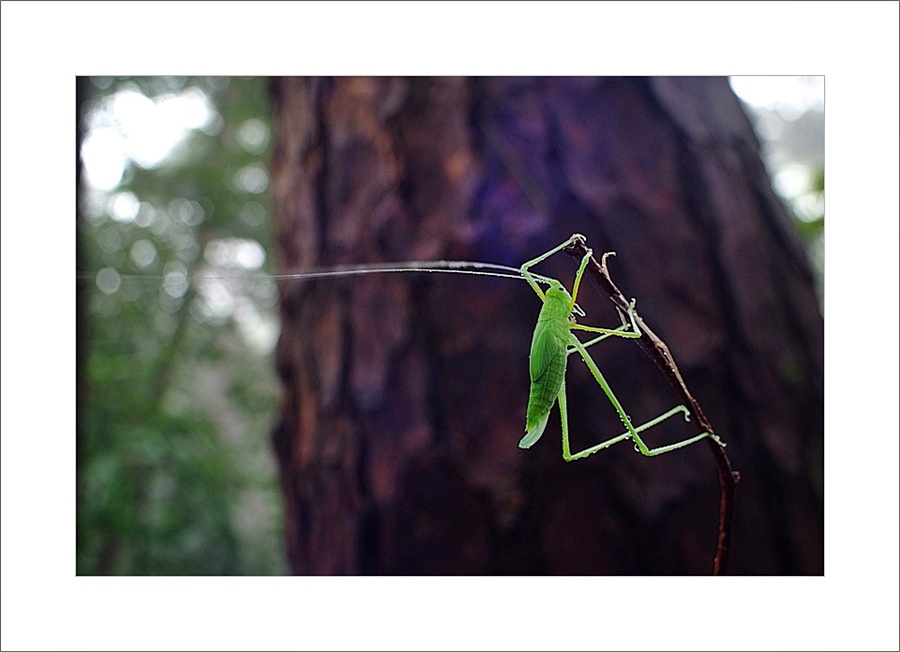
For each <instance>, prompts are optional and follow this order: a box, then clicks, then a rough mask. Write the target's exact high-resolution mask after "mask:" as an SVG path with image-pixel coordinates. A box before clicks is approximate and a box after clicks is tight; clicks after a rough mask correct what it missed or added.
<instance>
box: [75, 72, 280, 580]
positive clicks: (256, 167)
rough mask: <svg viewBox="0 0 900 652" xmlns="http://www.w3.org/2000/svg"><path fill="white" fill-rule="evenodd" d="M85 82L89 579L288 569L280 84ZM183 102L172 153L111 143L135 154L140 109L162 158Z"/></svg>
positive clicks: (81, 531) (85, 547) (84, 526)
mask: <svg viewBox="0 0 900 652" xmlns="http://www.w3.org/2000/svg"><path fill="white" fill-rule="evenodd" d="M89 81H90V84H89V85H88V88H89V90H90V93H89V96H88V99H87V100H86V101H85V102H84V103H83V105H82V106H81V107H80V109H81V112H80V116H79V119H80V120H81V121H82V122H81V126H82V129H83V133H84V140H83V142H82V149H81V157H82V160H83V161H84V162H85V165H84V167H83V170H84V171H83V173H82V175H81V184H80V187H79V193H78V199H79V221H78V246H79V266H80V267H82V269H80V270H79V272H82V275H81V276H80V279H79V283H83V284H85V286H84V287H82V288H80V289H81V290H83V293H81V296H82V297H83V298H82V301H81V305H80V306H79V309H80V310H81V311H83V313H82V315H83V322H82V323H83V324H84V327H83V328H81V329H80V331H79V342H78V347H79V355H80V357H81V360H82V363H81V365H80V368H81V372H80V373H81V378H80V382H81V383H82V384H83V386H84V392H83V394H84V396H85V399H84V401H83V404H82V408H81V410H80V413H79V415H78V419H79V428H78V437H79V441H78V457H77V460H78V462H77V464H78V468H77V544H76V546H77V554H76V567H77V572H78V574H127V575H134V574H150V575H183V574H188V575H206V574H216V575H224V574H254V575H259V574H280V573H283V572H285V568H284V561H283V552H282V545H283V544H282V541H281V539H282V525H281V519H282V517H281V495H280V491H279V488H278V484H277V477H276V469H275V463H274V459H273V456H272V453H271V447H270V440H269V432H270V429H271V425H272V420H273V418H274V412H275V402H276V392H277V383H276V380H275V378H274V374H273V371H272V363H271V352H272V346H273V343H274V336H275V333H276V332H277V321H276V315H275V305H276V291H275V287H274V285H273V283H272V281H271V279H270V278H268V277H267V276H266V268H267V262H268V257H267V256H266V253H265V252H266V251H268V249H269V245H270V241H271V233H270V224H271V221H270V220H269V219H268V218H267V215H268V213H269V210H270V207H269V200H268V195H267V193H266V190H267V185H268V176H267V174H266V172H265V170H266V163H267V157H268V153H269V148H270V143H271V133H272V129H271V118H270V116H269V115H268V113H267V111H268V103H267V97H266V93H267V81H266V80H265V79H253V78H246V79H244V78H172V77H159V78H156V77H138V78H91V79H90V80H89ZM179 102H180V103H181V104H178V103H179ZM178 106H181V110H182V113H185V114H186V115H188V117H190V110H187V111H185V110H184V108H185V107H194V109H193V111H194V113H195V114H196V115H198V116H199V118H197V119H196V120H194V123H191V122H190V121H188V123H187V124H188V127H187V128H185V129H184V130H183V137H181V138H180V139H178V138H175V139H174V140H173V142H175V143H176V144H175V145H174V147H172V148H170V149H169V150H166V151H165V152H164V154H165V155H164V156H159V157H158V159H157V160H154V159H152V157H149V156H148V157H147V158H145V159H142V158H141V156H140V155H139V153H140V151H139V150H138V149H137V148H136V147H134V148H132V149H130V150H126V151H128V155H126V156H119V155H118V154H116V152H117V151H118V150H116V148H115V147H109V146H108V145H109V143H113V144H116V143H119V144H122V143H126V142H128V139H127V137H126V136H128V134H125V136H123V134H124V133H125V132H126V131H127V129H128V126H127V125H123V123H122V118H121V116H122V115H126V114H125V113H123V111H125V109H128V107H134V108H135V110H137V111H139V112H141V111H142V112H143V113H140V115H144V116H145V123H146V124H145V126H146V127H147V128H148V131H147V133H144V134H143V135H142V133H134V129H136V128H135V127H133V126H132V127H131V129H132V133H131V134H130V138H131V139H132V141H135V142H137V141H138V140H139V139H140V138H144V145H143V146H144V149H145V150H146V151H151V153H152V149H153V147H155V146H159V142H158V141H159V140H160V138H161V137H158V136H156V135H154V134H156V133H161V134H163V135H165V133H166V132H165V130H164V129H163V127H164V126H165V125H163V124H162V121H163V120H166V119H170V118H171V115H169V114H173V113H172V111H169V113H166V111H167V110H168V109H167V108H166V107H176V108H177V107H178ZM123 107H124V108H123ZM132 113H134V111H132ZM173 115H174V114H173ZM179 115H180V114H179ZM167 116H168V117H167ZM153 128H156V131H153ZM171 131H172V129H171V128H169V132H171ZM154 139H156V140H154ZM104 147H105V149H104ZM88 150H90V151H88ZM136 152H137V153H136ZM88 153H90V155H91V157H92V158H91V159H90V160H91V161H92V162H93V164H94V168H93V169H94V170H95V171H96V169H98V168H99V167H100V166H101V164H103V163H109V162H110V161H111V162H113V163H115V161H116V160H117V156H119V158H121V161H122V165H121V171H122V174H121V177H120V178H119V180H118V182H116V181H115V178H116V174H117V173H116V170H115V167H114V166H113V168H112V169H113V174H112V177H111V178H112V179H113V181H112V182H111V183H108V184H107V186H106V187H98V186H97V185H96V184H92V183H91V175H90V174H89V173H90V171H91V168H90V166H88V164H87V162H88V156H87V154H88ZM94 176H95V177H96V176H97V174H96V172H95V175H94ZM107 177H109V173H107Z"/></svg>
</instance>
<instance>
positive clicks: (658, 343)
mask: <svg viewBox="0 0 900 652" xmlns="http://www.w3.org/2000/svg"><path fill="white" fill-rule="evenodd" d="M564 251H565V252H566V253H568V254H570V255H572V256H574V257H576V258H578V259H579V260H581V259H582V258H584V256H585V254H587V253H589V252H590V251H591V250H590V249H589V248H588V246H587V243H586V242H585V241H584V240H583V239H575V240H574V241H573V242H572V244H571V245H569V246H568V247H566V249H565V250H564ZM611 254H612V255H614V252H607V253H605V254H603V256H602V257H601V262H600V263H598V262H597V261H596V260H595V259H594V257H593V256H591V258H590V260H589V261H588V266H587V269H588V271H589V272H590V274H591V276H592V277H593V278H594V279H595V280H596V281H597V284H598V285H599V287H600V289H601V290H602V291H603V292H604V293H605V294H606V295H607V296H608V297H609V299H610V301H612V303H613V305H614V306H615V307H616V309H617V310H618V312H619V315H620V316H621V317H622V319H623V323H627V321H626V320H627V314H628V309H629V306H630V303H629V301H628V300H627V299H626V298H625V295H623V294H622V292H621V290H619V288H618V287H616V284H615V283H613V282H612V279H611V278H610V276H609V270H608V269H607V267H606V258H607V256H609V255H611ZM634 320H635V322H636V323H637V325H638V328H640V330H641V336H640V338H637V339H635V340H634V341H635V342H636V343H637V344H638V346H640V347H641V349H643V351H644V353H646V354H647V355H648V356H649V358H650V359H651V360H652V361H653V363H654V364H655V365H656V367H657V368H658V369H659V371H660V373H662V374H663V376H665V377H666V380H668V381H669V385H671V387H672V389H673V390H674V391H675V393H676V394H678V395H679V396H680V397H681V399H682V401H684V403H685V404H686V405H687V407H688V409H689V410H690V412H691V414H693V415H694V416H695V417H696V419H697V423H698V425H699V426H700V427H701V428H703V430H705V431H706V432H709V433H711V434H714V435H715V434H716V431H715V430H714V429H713V427H712V424H711V423H710V422H709V419H708V418H707V417H706V414H705V413H704V412H703V409H702V408H701V407H700V404H699V403H698V402H697V399H695V398H694V396H693V394H691V392H690V390H689V389H688V388H687V384H686V383H685V382H684V378H682V376H681V372H680V371H678V366H677V365H676V364H675V359H674V358H673V357H672V354H671V353H670V352H669V347H668V346H666V343H665V342H663V341H662V340H661V339H660V338H659V336H657V335H656V333H654V332H653V331H652V330H651V329H650V327H649V326H647V324H646V322H644V320H643V319H641V317H640V316H639V315H638V314H637V311H636V310H635V311H634ZM705 441H706V443H707V445H708V446H709V450H710V451H711V452H712V454H713V457H714V458H715V461H716V468H717V469H718V472H719V486H720V488H721V498H720V501H719V537H718V543H717V546H716V557H715V560H714V561H713V575H724V574H725V572H726V569H727V567H728V552H729V548H730V546H731V521H732V514H733V512H734V488H735V485H737V483H738V482H739V481H740V479H741V476H740V473H739V472H737V471H733V470H732V468H731V462H730V460H729V459H728V454H727V453H726V452H725V449H724V448H723V447H722V446H720V445H719V444H718V443H717V442H716V440H715V439H713V438H712V437H707V438H706V439H705Z"/></svg>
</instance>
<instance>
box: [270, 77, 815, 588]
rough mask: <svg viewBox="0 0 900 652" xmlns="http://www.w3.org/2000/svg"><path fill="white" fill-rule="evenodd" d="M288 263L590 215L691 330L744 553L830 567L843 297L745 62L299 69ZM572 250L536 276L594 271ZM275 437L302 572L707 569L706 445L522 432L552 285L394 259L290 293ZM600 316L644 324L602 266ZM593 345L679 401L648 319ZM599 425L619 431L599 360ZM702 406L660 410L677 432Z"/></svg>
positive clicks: (691, 358)
mask: <svg viewBox="0 0 900 652" xmlns="http://www.w3.org/2000/svg"><path fill="white" fill-rule="evenodd" d="M272 94H273V98H274V107H275V119H276V128H277V147H276V153H275V157H274V162H273V186H274V193H275V202H276V211H277V216H276V217H277V222H278V227H277V233H278V245H279V256H280V260H279V264H280V267H281V269H282V271H294V270H297V269H303V268H309V267H313V266H322V265H337V264H355V263H372V262H385V261H404V260H437V259H465V260H479V261H489V262H495V263H502V264H508V265H513V266H518V265H520V264H521V263H522V262H524V261H525V260H528V259H530V258H533V257H534V256H536V255H538V254H540V253H542V252H544V251H546V250H548V249H550V248H551V247H552V246H554V245H556V244H558V243H560V242H562V241H563V240H564V239H566V238H567V237H568V236H569V235H570V234H571V233H573V232H579V233H583V234H585V235H586V236H587V240H588V244H589V245H590V246H592V247H593V248H594V251H595V253H596V255H597V256H599V254H600V253H602V252H603V251H609V250H614V251H616V252H617V256H616V257H615V258H611V259H610V261H609V267H610V273H611V274H612V276H613V278H614V279H615V281H616V283H617V284H618V286H619V287H620V288H621V289H622V290H623V291H624V292H625V293H626V294H627V295H628V297H635V298H636V299H637V306H638V309H639V311H640V313H641V315H642V316H643V318H644V319H645V320H646V322H647V323H648V324H649V325H650V326H651V327H652V328H653V329H654V330H655V331H656V333H657V334H658V335H659V336H660V337H662V338H663V339H664V340H665V341H666V343H667V344H668V345H669V347H670V349H671V351H672V354H673V355H674V357H675V359H676V361H677V363H678V365H679V367H680V369H681V372H682V374H683V375H684V377H685V380H686V381H687V384H688V386H689V387H690V389H691V391H692V392H693V394H694V396H695V397H696V398H697V399H698V400H699V402H700V404H701V405H702V407H703V409H704V411H705V413H706V415H707V416H708V417H709V419H710V421H711V422H712V424H714V426H715V428H716V430H717V431H718V432H719V433H720V434H721V435H722V436H723V438H724V439H725V440H726V441H727V442H728V452H729V455H730V456H731V461H732V464H733V465H734V467H735V468H736V469H738V470H739V471H740V472H741V475H742V481H741V483H740V484H739V485H738V488H737V496H736V500H735V522H734V531H733V539H732V546H731V563H730V572H731V573H735V574H821V573H823V570H824V569H823V475H822V457H823V321H822V317H821V314H820V311H819V308H818V305H817V301H816V296H815V291H814V284H813V279H812V276H811V272H810V270H809V266H808V264H807V262H806V257H805V254H804V251H803V249H802V246H801V244H800V242H799V240H798V238H797V236H796V234H795V232H794V229H793V227H792V224H791V222H790V219H789V217H788V215H787V214H786V212H785V209H784V208H783V206H782V205H781V204H780V202H779V201H778V199H777V197H776V196H775V194H774V193H773V191H772V189H771V187H770V183H769V180H768V178H767V176H766V173H765V170H764V168H763V165H762V163H761V161H760V157H759V146H758V143H757V141H756V139H755V136H754V135H753V132H752V129H751V126H750V124H749V122H748V120H747V118H746V116H745V115H744V113H743V111H742V109H741V107H740V104H739V102H738V100H737V98H736V97H735V96H734V95H733V94H732V92H731V91H730V89H729V87H728V83H727V80H725V79H724V78H650V79H642V78H628V79H617V78H564V79H555V78H536V79H535V78H508V79H507V78H474V79H455V78H436V79H429V78H413V79H397V78H337V79H328V78H312V79H299V78H287V79H277V80H273V85H272ZM575 269H576V264H575V261H574V260H573V259H572V258H570V257H568V256H565V255H564V254H560V255H558V256H555V257H554V258H552V259H550V260H548V261H547V262H546V263H545V264H542V266H540V267H539V268H537V269H536V271H538V272H540V273H544V274H547V275H551V276H555V277H556V278H559V279H561V280H562V281H563V282H564V283H565V284H566V285H568V286H571V281H572V278H573V276H574V272H575ZM280 291H281V312H282V318H283V329H282V334H281V338H280V341H279V345H278V349H277V365H278V371H279V374H280V377H281V379H282V382H283V398H282V404H281V412H280V419H279V422H278V424H277V425H276V427H275V431H274V445H275V448H276V452H277V455H278V460H279V464H280V471H281V480H282V486H283V490H284V495H285V501H286V536H287V542H288V545H287V550H288V555H289V559H290V564H291V569H292V570H293V572H295V573H304V574H306V573H309V574H485V573H502V574H544V573H550V574H632V573H642V574H707V573H710V572H711V570H712V559H713V555H714V554H715V547H716V533H717V530H716V528H717V522H718V500H719V491H718V483H717V476H716V468H715V465H714V464H713V462H712V460H711V458H710V456H709V452H708V450H707V448H706V447H705V446H699V445H695V446H691V447H688V448H686V449H683V450H680V451H677V452H674V453H670V454H667V455H663V456H660V457H656V458H644V457H642V456H640V455H639V454H637V453H635V452H634V450H632V447H631V446H630V445H629V444H627V443H623V444H619V445H617V446H615V447H613V448H611V449H609V450H607V451H604V452H601V453H599V454H597V455H594V456H591V457H590V458H587V459H586V460H581V461H576V462H572V463H566V462H564V461H563V460H562V457H561V453H560V443H559V441H560V439H559V437H560V434H559V419H558V416H556V411H555V409H554V414H553V415H552V416H551V421H550V425H549V426H548V428H547V432H546V433H545V434H544V436H543V438H542V439H541V440H540V441H539V442H538V444H536V445H535V446H534V447H533V448H531V449H529V450H527V451H522V450H520V449H519V448H518V447H517V442H518V440H519V438H520V437H521V436H522V434H523V430H524V423H525V405H526V403H527V398H528V350H529V345H530V338H531V333H532V330H533V327H534V322H535V319H536V317H537V314H538V312H539V309H540V301H539V299H538V298H537V297H536V296H535V295H534V293H533V292H532V291H531V290H530V289H529V288H528V286H527V285H526V284H525V283H522V282H517V281H511V280H505V279H490V278H479V277H467V276H453V275H446V274H444V275H441V274H429V275H412V274H379V275H369V276H354V277H346V278H327V279H317V280H315V281H308V280H306V281H300V280H295V281H285V282H283V283H282V285H281V287H280ZM579 304H580V305H581V306H582V307H583V308H584V309H585V310H586V312H587V317H586V318H582V319H580V321H582V322H583V323H588V324H593V325H597V326H617V325H618V320H617V318H616V316H615V314H614V313H613V312H612V311H611V310H610V309H609V308H608V307H606V305H605V303H604V302H603V300H602V297H600V296H599V294H598V293H597V292H596V291H595V288H593V287H591V285H590V283H589V282H588V281H585V284H584V285H583V288H582V292H581V294H580V295H579ZM591 351H592V352H593V355H594V358H595V360H596V361H597V363H598V365H599V366H600V368H601V369H602V370H603V372H604V374H605V375H606V377H607V379H608V380H609V382H610V384H611V385H612V386H613V388H614V389H615V390H616V393H617V395H618V397H619V399H620V400H621V401H622V403H623V404H624V405H625V408H626V409H627V410H628V411H629V413H630V414H631V416H632V419H633V420H634V421H635V422H643V421H644V420H647V419H649V418H652V417H653V416H655V415H656V414H658V413H660V412H663V411H664V410H666V409H668V408H670V407H672V406H673V405H675V404H676V402H677V399H676V398H675V397H674V396H673V395H672V393H671V390H670V389H669V387H668V385H667V383H666V381H665V379H664V378H662V377H660V375H659V374H658V372H657V371H656V368H655V367H654V366H653V365H652V364H651V363H650V362H649V361H648V360H647V359H646V358H645V357H644V356H643V354H642V353H641V352H640V350H639V349H637V348H636V347H635V346H634V344H633V343H630V342H628V341H620V340H616V341H612V340H609V341H606V342H603V343H601V344H598V345H597V346H596V347H594V348H592V349H591ZM567 386H568V397H569V401H568V402H569V425H570V432H571V433H572V439H573V449H578V450H580V449H581V448H584V447H587V446H589V445H591V444H592V443H595V442H597V441H600V440H601V439H605V438H608V437H610V436H612V435H614V434H618V433H619V432H621V430H622V425H621V423H620V422H619V421H618V419H617V417H616V415H615V412H614V411H613V409H612V408H611V406H610V405H609V403H608V402H607V400H606V399H605V397H604V396H603V394H602V392H601V391H600V389H599V387H598V386H597V385H596V383H595V382H594V381H593V380H592V379H591V377H590V375H589V374H588V373H587V370H586V369H585V368H584V365H583V364H582V363H581V362H580V361H579V360H577V359H576V358H575V357H574V356H573V357H572V358H570V361H569V371H568V373H567ZM693 432H694V431H693V430H692V425H691V424H685V423H682V424H674V423H672V424H666V426H660V427H659V428H658V429H657V428H655V429H653V430H651V431H649V432H648V439H649V440H650V441H651V445H653V446H655V445H659V444H660V443H662V442H663V441H664V440H666V439H674V438H676V437H678V438H683V437H686V436H688V435H690V434H693Z"/></svg>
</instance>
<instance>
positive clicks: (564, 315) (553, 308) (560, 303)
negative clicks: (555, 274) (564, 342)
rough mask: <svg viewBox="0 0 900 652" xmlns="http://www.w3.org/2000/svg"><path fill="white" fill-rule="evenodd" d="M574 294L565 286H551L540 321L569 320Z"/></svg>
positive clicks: (539, 317)
mask: <svg viewBox="0 0 900 652" xmlns="http://www.w3.org/2000/svg"><path fill="white" fill-rule="evenodd" d="M571 303H572V295H570V294H569V293H568V291H566V289H565V288H564V287H562V286H561V285H559V286H551V287H550V289H548V290H547V294H546V296H545V298H544V306H543V307H542V308H541V314H540V315H539V316H538V321H550V320H568V318H569V314H570V312H571V308H570V305H571Z"/></svg>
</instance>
